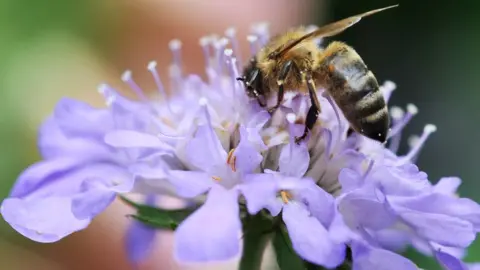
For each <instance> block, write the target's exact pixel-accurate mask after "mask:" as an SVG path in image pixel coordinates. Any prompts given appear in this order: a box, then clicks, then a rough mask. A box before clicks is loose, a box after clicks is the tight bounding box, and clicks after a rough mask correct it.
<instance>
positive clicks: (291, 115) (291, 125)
mask: <svg viewBox="0 0 480 270" xmlns="http://www.w3.org/2000/svg"><path fill="white" fill-rule="evenodd" d="M286 118H287V122H288V132H289V134H290V139H289V144H290V156H292V151H293V145H294V144H295V141H294V138H295V134H294V125H295V121H296V120H297V116H296V115H295V114H294V113H287V116H286Z"/></svg>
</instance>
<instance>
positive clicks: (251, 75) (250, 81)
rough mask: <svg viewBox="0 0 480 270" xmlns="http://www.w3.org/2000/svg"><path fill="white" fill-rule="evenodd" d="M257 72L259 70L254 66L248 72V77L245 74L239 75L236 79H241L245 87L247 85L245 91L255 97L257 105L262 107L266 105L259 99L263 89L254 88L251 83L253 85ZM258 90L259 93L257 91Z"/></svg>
mask: <svg viewBox="0 0 480 270" xmlns="http://www.w3.org/2000/svg"><path fill="white" fill-rule="evenodd" d="M259 73H260V70H259V69H258V68H255V69H253V70H252V71H251V72H250V73H249V74H248V78H246V77H245V76H244V77H239V78H237V81H242V82H243V83H244V84H245V87H247V89H248V90H247V91H248V92H250V94H252V95H253V96H254V97H255V99H256V100H257V102H258V105H260V107H262V108H264V107H266V106H267V104H265V103H264V102H263V101H262V99H261V95H263V91H262V90H261V89H258V90H257V89H254V88H253V87H252V85H255V80H257V77H258V74H259ZM258 79H261V78H258ZM259 91H260V92H261V93H259Z"/></svg>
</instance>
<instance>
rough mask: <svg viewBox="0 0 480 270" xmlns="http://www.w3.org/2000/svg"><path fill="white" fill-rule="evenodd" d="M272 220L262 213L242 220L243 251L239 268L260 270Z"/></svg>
mask: <svg viewBox="0 0 480 270" xmlns="http://www.w3.org/2000/svg"><path fill="white" fill-rule="evenodd" d="M272 227H273V222H272V220H271V219H270V218H268V217H266V216H265V215H263V214H262V213H259V214H257V215H254V216H250V215H249V216H247V217H246V218H245V219H244V220H243V233H244V234H243V252H242V258H241V260H240V265H239V269H240V270H260V269H261V265H262V260H263V253H264V251H265V248H266V246H267V242H268V239H269V238H270V236H271V232H272Z"/></svg>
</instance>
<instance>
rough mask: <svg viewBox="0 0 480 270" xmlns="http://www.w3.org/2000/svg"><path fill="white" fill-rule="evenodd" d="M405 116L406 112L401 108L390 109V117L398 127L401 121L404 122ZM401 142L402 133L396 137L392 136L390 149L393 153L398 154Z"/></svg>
mask: <svg viewBox="0 0 480 270" xmlns="http://www.w3.org/2000/svg"><path fill="white" fill-rule="evenodd" d="M404 115H405V111H404V110H403V109H402V108H400V107H396V106H394V107H392V108H391V109H390V116H391V117H392V122H393V125H396V124H397V123H398V122H399V121H400V120H402V118H403V116H404ZM401 140H402V133H401V132H399V133H397V135H395V136H392V138H391V140H390V144H389V146H388V149H390V151H392V152H393V153H396V152H397V151H398V148H399V147H400V142H401Z"/></svg>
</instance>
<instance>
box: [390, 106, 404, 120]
mask: <svg viewBox="0 0 480 270" xmlns="http://www.w3.org/2000/svg"><path fill="white" fill-rule="evenodd" d="M390 115H391V116H392V118H393V119H395V120H399V119H401V118H402V117H403V116H404V115H405V111H404V110H403V109H402V108H400V107H397V106H393V107H391V108H390Z"/></svg>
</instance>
